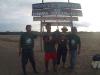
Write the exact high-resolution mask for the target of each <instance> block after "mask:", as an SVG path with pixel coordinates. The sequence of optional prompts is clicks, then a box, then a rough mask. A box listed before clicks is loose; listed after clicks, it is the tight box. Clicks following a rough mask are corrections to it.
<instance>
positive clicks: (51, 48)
mask: <svg viewBox="0 0 100 75" xmlns="http://www.w3.org/2000/svg"><path fill="white" fill-rule="evenodd" d="M46 30H47V32H46V34H44V36H43V41H44V52H45V71H46V72H48V71H49V70H48V64H49V61H50V60H52V63H53V70H54V71H56V48H55V44H56V40H55V38H54V37H53V35H52V34H51V24H50V23H48V24H47V25H46Z"/></svg>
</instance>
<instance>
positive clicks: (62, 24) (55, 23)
mask: <svg viewBox="0 0 100 75" xmlns="http://www.w3.org/2000/svg"><path fill="white" fill-rule="evenodd" d="M47 23H50V24H51V25H52V26H70V25H71V22H42V25H43V26H45V25H46V24H47Z"/></svg>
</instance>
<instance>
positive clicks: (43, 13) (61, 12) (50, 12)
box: [32, 9, 82, 16]
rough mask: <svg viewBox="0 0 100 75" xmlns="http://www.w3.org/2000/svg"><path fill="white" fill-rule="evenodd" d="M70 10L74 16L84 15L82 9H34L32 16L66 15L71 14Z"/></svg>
mask: <svg viewBox="0 0 100 75" xmlns="http://www.w3.org/2000/svg"><path fill="white" fill-rule="evenodd" d="M70 12H71V13H72V16H82V11H81V10H74V9H72V10H70V9H43V10H42V9H34V10H32V16H48V15H49V16H50V15H64V16H70Z"/></svg>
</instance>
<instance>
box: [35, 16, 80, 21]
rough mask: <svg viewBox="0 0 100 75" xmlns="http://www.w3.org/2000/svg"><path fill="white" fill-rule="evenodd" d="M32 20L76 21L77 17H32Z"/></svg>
mask: <svg viewBox="0 0 100 75" xmlns="http://www.w3.org/2000/svg"><path fill="white" fill-rule="evenodd" d="M33 20H34V21H44V20H51V21H52V20H55V21H70V20H72V21H78V17H33Z"/></svg>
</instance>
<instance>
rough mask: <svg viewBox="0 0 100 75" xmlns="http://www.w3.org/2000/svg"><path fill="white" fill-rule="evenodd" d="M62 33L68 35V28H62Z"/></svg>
mask: <svg viewBox="0 0 100 75" xmlns="http://www.w3.org/2000/svg"><path fill="white" fill-rule="evenodd" d="M61 30H62V33H64V34H66V32H67V31H68V29H67V27H65V26H63V28H61Z"/></svg>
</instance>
